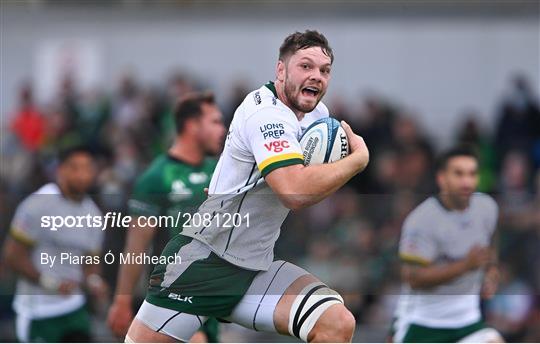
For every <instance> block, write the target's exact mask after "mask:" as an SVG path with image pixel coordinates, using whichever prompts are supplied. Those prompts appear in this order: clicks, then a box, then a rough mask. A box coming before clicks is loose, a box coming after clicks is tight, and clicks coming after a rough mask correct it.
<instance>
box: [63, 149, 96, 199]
mask: <svg viewBox="0 0 540 344" xmlns="http://www.w3.org/2000/svg"><path fill="white" fill-rule="evenodd" d="M58 172H59V177H60V178H61V179H62V181H63V185H64V186H65V187H66V188H67V189H68V190H67V191H68V192H70V193H73V194H78V195H81V194H84V193H86V192H87V191H88V190H89V189H90V188H91V187H92V184H93V183H94V179H95V177H96V166H95V163H94V159H93V158H92V156H91V155H89V154H88V153H84V152H81V153H75V154H73V155H72V156H70V157H69V158H68V159H67V160H66V161H64V163H63V164H62V165H61V166H60V167H59V171H58Z"/></svg>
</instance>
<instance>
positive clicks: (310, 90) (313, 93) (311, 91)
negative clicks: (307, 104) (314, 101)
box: [302, 86, 321, 97]
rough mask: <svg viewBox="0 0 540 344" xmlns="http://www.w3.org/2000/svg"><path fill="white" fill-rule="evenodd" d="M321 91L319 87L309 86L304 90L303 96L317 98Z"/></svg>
mask: <svg viewBox="0 0 540 344" xmlns="http://www.w3.org/2000/svg"><path fill="white" fill-rule="evenodd" d="M320 92H321V91H320V90H319V89H318V88H317V87H313V86H308V87H304V88H303V89H302V95H304V96H308V97H317V96H318V95H319V93H320Z"/></svg>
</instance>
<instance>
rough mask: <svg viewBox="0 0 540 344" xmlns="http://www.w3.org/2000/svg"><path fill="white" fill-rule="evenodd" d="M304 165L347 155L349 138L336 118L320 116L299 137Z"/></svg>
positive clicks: (336, 159) (337, 158)
mask: <svg viewBox="0 0 540 344" xmlns="http://www.w3.org/2000/svg"><path fill="white" fill-rule="evenodd" d="M300 147H301V148H302V153H303V154H304V165H306V166H308V165H313V164H325V163H329V162H334V161H338V160H340V159H343V158H344V157H346V156H347V155H349V140H348V139H347V134H346V133H345V130H344V129H343V128H342V127H341V124H340V123H339V121H338V120H336V119H335V118H332V117H326V118H321V119H319V120H317V121H315V122H313V124H311V125H310V126H309V127H308V128H307V129H306V131H305V132H304V134H303V135H302V137H301V138H300Z"/></svg>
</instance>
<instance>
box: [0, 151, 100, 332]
mask: <svg viewBox="0 0 540 344" xmlns="http://www.w3.org/2000/svg"><path fill="white" fill-rule="evenodd" d="M95 175H96V168H95V163H94V159H93V157H92V154H91V153H90V151H89V150H87V149H86V148H85V147H71V148H69V149H66V150H65V151H62V152H61V153H60V154H59V166H58V169H57V172H56V181H55V182H54V183H49V184H46V185H44V186H42V187H41V188H40V189H39V190H37V191H36V192H34V193H33V194H31V195H30V196H28V197H27V198H26V199H24V200H23V201H22V202H21V204H19V206H18V207H17V210H16V212H15V216H14V218H13V220H12V224H11V229H10V232H9V236H8V238H7V239H6V242H5V246H4V253H3V258H4V260H5V261H6V263H7V265H8V266H10V267H11V268H12V269H13V270H14V271H15V272H16V273H17V274H18V275H19V277H20V278H19V280H18V281H17V290H16V293H15V299H14V301H13V308H14V309H15V313H16V314H17V317H16V334H17V339H18V340H19V341H20V342H89V341H92V340H91V335H90V332H91V331H90V315H89V313H88V311H87V309H86V297H85V295H84V292H83V289H86V290H87V291H88V292H89V293H90V294H91V295H92V296H93V297H95V298H97V299H98V300H99V301H100V302H101V303H105V302H106V301H107V297H108V295H107V294H108V287H107V285H106V284H105V282H104V281H103V279H102V278H101V275H100V265H99V261H96V257H99V254H100V251H101V247H102V240H103V231H102V230H101V228H98V227H93V225H92V224H91V223H88V221H86V220H85V221H75V222H73V221H71V222H69V219H70V218H71V219H74V218H77V217H78V218H87V217H88V216H89V217H90V218H92V222H93V221H94V220H93V219H96V218H101V211H100V210H99V209H98V207H97V206H96V204H95V203H94V202H93V201H92V199H91V198H90V197H89V196H88V195H87V194H86V193H87V191H88V190H89V189H90V187H91V186H92V184H93V181H94V178H95ZM53 216H54V217H58V218H59V219H64V221H65V222H64V225H60V224H58V225H56V223H57V222H56V220H55V221H54V223H55V225H54V227H53V225H52V222H53V220H52V217H53ZM68 223H73V225H75V226H78V227H75V228H73V227H68ZM43 254H46V255H47V257H55V261H54V262H52V264H51V262H50V259H47V263H45V264H44V262H43V260H42V259H43V258H42V256H43ZM62 257H66V258H68V259H63V260H61V259H62ZM78 257H85V258H84V259H80V260H79V259H78ZM88 257H90V258H88ZM88 259H90V260H88Z"/></svg>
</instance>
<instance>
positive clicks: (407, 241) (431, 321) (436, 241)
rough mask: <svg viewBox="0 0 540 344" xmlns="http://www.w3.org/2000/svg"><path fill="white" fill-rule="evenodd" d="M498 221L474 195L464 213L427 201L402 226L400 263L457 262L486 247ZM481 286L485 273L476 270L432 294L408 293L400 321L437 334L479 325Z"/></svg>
mask: <svg viewBox="0 0 540 344" xmlns="http://www.w3.org/2000/svg"><path fill="white" fill-rule="evenodd" d="M497 217H498V206H497V204H496V203H495V201H494V200H493V199H492V198H491V197H490V196H488V195H486V194H481V193H475V194H473V195H472V197H471V201H470V205H469V207H468V208H467V209H465V210H463V211H455V210H448V209H446V208H445V207H444V206H443V204H442V203H441V202H440V201H439V199H438V198H437V197H430V198H428V199H427V200H425V201H424V202H423V203H422V204H420V205H419V206H418V207H417V208H416V209H415V210H414V211H413V212H412V213H411V214H410V215H409V216H408V217H407V219H406V220H405V222H404V224H403V230H402V235H401V240H400V245H399V255H400V258H401V260H403V261H405V262H414V263H420V264H430V263H433V264H440V263H451V262H453V261H457V260H461V259H463V258H465V257H466V256H467V254H468V252H469V250H470V249H471V248H472V247H473V246H475V245H478V246H483V247H486V246H489V245H490V243H491V238H492V236H493V232H494V230H495V227H496V225H497ZM482 281H483V271H482V270H481V269H478V270H475V271H470V272H467V273H465V274H464V275H461V276H459V277H457V278H455V279H454V280H452V281H450V282H448V283H446V284H443V285H439V286H437V287H434V288H429V289H423V290H420V289H411V290H410V294H409V295H408V296H407V297H406V299H407V302H406V306H405V307H406V309H402V310H400V312H399V317H405V318H406V320H407V322H408V323H414V324H418V325H423V326H428V327H436V328H456V327H462V326H466V325H470V324H472V323H474V322H476V321H479V320H480V319H481V314H480V296H479V294H480V289H481V286H482ZM400 320H401V319H400Z"/></svg>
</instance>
